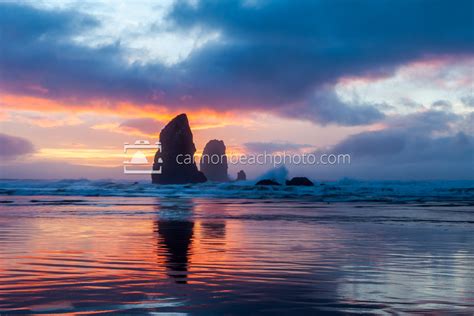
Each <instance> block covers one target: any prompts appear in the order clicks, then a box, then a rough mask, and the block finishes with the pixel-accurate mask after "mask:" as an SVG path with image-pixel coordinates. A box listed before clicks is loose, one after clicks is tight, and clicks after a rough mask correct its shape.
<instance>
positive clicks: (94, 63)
mask: <svg viewBox="0 0 474 316" xmlns="http://www.w3.org/2000/svg"><path fill="white" fill-rule="evenodd" d="M473 69H474V2H473V1H472V0H468V1H465V0H459V1H455V2H450V1H437V0H417V1H395V0H377V1H376V0H360V1H357V0H340V1H329V0H326V1H266V0H245V1H236V0H229V1H209V0H193V1H181V0H176V1H133V2H132V1H127V2H126V1H23V2H21V1H20V2H15V3H14V2H9V1H0V166H1V174H0V177H1V178H81V177H85V178H126V176H127V175H124V174H123V172H122V169H121V164H122V161H123V160H124V154H123V143H124V142H134V141H135V140H137V139H148V140H150V142H154V141H156V140H157V139H158V137H159V131H160V130H161V129H162V128H163V127H164V126H165V125H166V123H167V122H168V121H169V120H170V119H172V118H173V117H174V116H176V115H177V114H180V113H187V114H188V117H189V121H190V124H191V128H192V130H193V134H194V142H195V144H196V147H197V150H198V153H199V152H200V151H202V149H203V148H204V145H205V144H206V143H207V141H209V140H211V139H222V140H224V142H225V144H226V146H227V152H228V153H229V154H235V155H237V154H245V153H251V152H263V151H266V152H273V153H277V152H282V151H289V152H293V153H303V152H304V153H319V154H321V153H348V154H350V155H351V164H350V165H344V166H339V165H338V166H314V165H313V166H287V168H288V169H289V172H290V175H295V176H296V175H298V176H302V175H306V176H308V177H310V178H314V179H339V178H344V177H349V178H360V179H382V180H383V179H400V180H420V179H474V164H473V161H474V112H473V111H474V93H473V87H474V74H473V71H474V70H473ZM242 168H244V170H246V171H247V173H248V174H249V176H250V177H256V176H257V175H258V174H259V173H261V172H263V171H265V170H264V166H245V167H242V166H230V168H229V172H230V175H231V177H235V174H236V172H237V171H238V170H239V169H242ZM143 178H144V179H147V178H148V176H144V177H143Z"/></svg>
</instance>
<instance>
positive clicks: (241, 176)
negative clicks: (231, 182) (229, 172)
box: [237, 170, 247, 181]
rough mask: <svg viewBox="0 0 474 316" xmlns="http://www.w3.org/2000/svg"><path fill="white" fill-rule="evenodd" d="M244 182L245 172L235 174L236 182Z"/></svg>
mask: <svg viewBox="0 0 474 316" xmlns="http://www.w3.org/2000/svg"><path fill="white" fill-rule="evenodd" d="M245 180H247V175H246V174H245V171H243V170H240V171H239V172H238V173H237V181H245Z"/></svg>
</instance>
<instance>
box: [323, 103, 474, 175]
mask: <svg viewBox="0 0 474 316" xmlns="http://www.w3.org/2000/svg"><path fill="white" fill-rule="evenodd" d="M469 121H471V122H472V116H471V115H464V116H461V115H456V114H453V113H450V112H443V111H437V110H430V111H427V112H424V113H418V114H410V115H406V116H403V117H400V118H399V119H398V120H393V121H391V122H390V121H389V122H388V125H389V126H388V127H387V128H386V129H384V130H380V131H372V132H362V133H359V134H355V135H352V136H350V137H348V138H347V139H345V140H344V141H342V142H340V143H339V144H337V145H336V146H334V147H333V148H332V149H331V150H330V152H332V153H343V154H350V155H351V165H350V166H342V167H341V168H338V170H332V171H333V174H332V175H333V177H336V178H337V177H341V176H351V177H357V178H372V179H373V178H380V179H386V178H391V179H429V178H431V179H437V178H451V179H453V178H459V179H466V178H469V179H473V178H474V165H473V164H472V162H473V161H474V137H473V136H472V134H471V133H470V132H469V130H457V131H456V130H455V127H459V126H468V123H469ZM465 123H467V124H465ZM439 133H442V134H441V135H439ZM328 171H330V170H329V169H328V170H321V172H322V173H321V174H323V173H324V172H328ZM327 174H329V173H327ZM336 174H337V175H336Z"/></svg>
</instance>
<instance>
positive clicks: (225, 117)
mask: <svg viewBox="0 0 474 316" xmlns="http://www.w3.org/2000/svg"><path fill="white" fill-rule="evenodd" d="M0 105H1V106H2V107H3V108H4V109H6V111H7V112H8V111H34V112H40V113H55V112H60V113H72V114H75V115H77V114H94V115H104V116H110V117H115V118H116V119H131V118H152V119H154V120H156V121H159V122H163V123H164V124H165V123H166V122H168V121H170V120H171V119H172V118H173V117H175V116H176V115H177V114H179V113H182V112H185V113H187V115H188V118H189V120H190V122H191V125H192V128H193V129H194V130H202V129H209V128H216V127H224V126H229V125H240V126H241V125H242V124H247V125H248V124H252V122H250V121H249V120H244V119H242V117H238V116H237V115H236V114H235V112H232V111H228V112H217V111H214V110H210V109H206V108H204V109H198V110H196V109H193V110H191V109H187V108H185V107H183V108H179V109H168V108H167V107H165V106H163V105H156V104H134V103H130V102H110V101H107V100H100V99H98V100H93V101H90V102H88V103H77V102H76V101H74V100H70V101H59V100H51V99H47V98H41V97H32V96H24V95H13V94H0ZM31 123H35V122H33V121H32V122H31ZM36 123H37V124H36V125H39V126H51V125H50V123H51V122H49V123H48V122H46V120H42V121H41V122H40V121H38V122H36ZM41 124H42V125H41ZM117 125H118V122H115V123H103V124H98V125H96V126H95V128H99V129H106V127H110V128H113V129H114V131H116V127H117ZM142 135H143V133H142Z"/></svg>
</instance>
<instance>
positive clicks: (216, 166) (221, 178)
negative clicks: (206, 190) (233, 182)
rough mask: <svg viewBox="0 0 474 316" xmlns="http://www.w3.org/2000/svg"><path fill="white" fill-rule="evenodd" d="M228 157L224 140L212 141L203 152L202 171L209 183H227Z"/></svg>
mask: <svg viewBox="0 0 474 316" xmlns="http://www.w3.org/2000/svg"><path fill="white" fill-rule="evenodd" d="M227 167H228V166H227V156H226V154H225V144H224V142H223V141H222V140H217V139H213V140H210V141H209V142H208V143H207V144H206V146H205V147H204V150H203V152H202V156H201V161H200V170H201V172H202V173H204V175H205V176H206V178H207V180H209V181H217V182H227V181H229V176H228V175H227Z"/></svg>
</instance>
